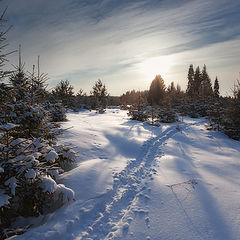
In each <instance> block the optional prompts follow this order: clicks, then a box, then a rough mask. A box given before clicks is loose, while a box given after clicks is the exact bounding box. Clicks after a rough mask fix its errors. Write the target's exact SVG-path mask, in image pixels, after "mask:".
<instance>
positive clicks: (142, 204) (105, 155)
mask: <svg viewBox="0 0 240 240" xmlns="http://www.w3.org/2000/svg"><path fill="white" fill-rule="evenodd" d="M69 118H70V121H69V122H67V123H64V126H65V127H69V126H71V125H72V126H73V129H70V130H68V131H67V132H66V134H65V136H64V138H62V140H61V141H63V142H71V143H73V144H75V145H76V146H78V150H79V151H80V159H79V165H78V167H77V168H75V169H73V170H72V171H70V172H68V173H66V174H64V175H63V177H62V180H61V181H62V182H63V183H64V184H65V185H66V186H68V187H71V188H73V189H74V191H75V192H76V201H75V202H74V203H71V204H69V205H68V206H65V207H63V208H61V209H59V210H58V211H57V212H56V213H54V214H52V215H49V216H47V217H45V219H43V223H45V224H44V225H41V226H39V227H36V228H33V229H31V230H30V231H29V232H27V233H25V234H24V235H22V236H20V237H18V239H56V238H57V239H59V240H60V239H86V240H90V239H95V240H100V239H124V240H125V239H126V240H128V239H129V240H130V239H131V240H134V239H136V240H143V239H153V240H160V239H164V240H165V239H173V240H176V239H189V240H190V239H191V240H202V239H204V240H215V239H217V240H226V239H228V240H234V239H240V229H239V224H240V202H239V199H240V188H239V187H240V174H239V170H240V157H239V156H240V143H239V142H236V141H233V140H231V139H229V138H227V137H226V136H224V135H223V134H221V133H217V132H209V131H207V130H206V129H205V127H204V124H205V123H206V122H205V120H203V119H194V120H193V119H190V118H185V120H184V122H182V123H180V125H179V126H180V131H179V130H177V129H176V126H177V125H178V124H176V123H174V124H163V125H162V126H161V127H159V128H157V127H151V126H149V125H148V124H146V123H140V122H136V121H128V119H127V116H126V112H124V111H119V110H109V111H108V112H107V113H106V114H103V115H96V114H94V113H88V112H83V113H79V114H70V115H69ZM96 122H97V124H96ZM80 139H81V140H80Z"/></svg>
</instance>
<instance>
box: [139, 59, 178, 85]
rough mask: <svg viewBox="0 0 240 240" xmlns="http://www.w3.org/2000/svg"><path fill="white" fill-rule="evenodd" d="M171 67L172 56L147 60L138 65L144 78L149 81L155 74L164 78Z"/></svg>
mask: <svg viewBox="0 0 240 240" xmlns="http://www.w3.org/2000/svg"><path fill="white" fill-rule="evenodd" d="M172 65H173V59H172V56H170V55H168V56H160V57H154V58H149V59H147V60H145V61H143V62H142V63H141V64H140V69H141V72H142V73H143V74H144V75H145V77H146V78H147V79H148V80H150V81H151V80H153V79H154V77H155V76H156V75H157V74H160V75H161V76H162V77H163V78H165V77H166V75H167V73H168V72H169V70H170V68H171V67H172Z"/></svg>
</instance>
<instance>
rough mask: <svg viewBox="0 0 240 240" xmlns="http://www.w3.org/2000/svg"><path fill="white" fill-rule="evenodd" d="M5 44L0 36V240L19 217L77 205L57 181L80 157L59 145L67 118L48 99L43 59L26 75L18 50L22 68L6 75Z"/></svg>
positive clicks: (69, 148) (70, 149)
mask: <svg viewBox="0 0 240 240" xmlns="http://www.w3.org/2000/svg"><path fill="white" fill-rule="evenodd" d="M0 21H1V19H0ZM1 27H3V25H1ZM1 32H2V33H5V31H1ZM2 33H1V34H2ZM4 41H5V35H4V36H3V35H1V36H0V44H1V46H0V51H1V54H0V62H1V69H0V73H1V78H0V81H1V83H0V87H1V88H0V89H1V90H0V199H1V201H0V238H1V239H4V238H7V237H10V236H11V231H12V230H11V229H9V227H10V225H11V223H12V221H14V219H16V217H18V216H23V217H29V216H39V215H41V214H45V213H49V212H51V211H54V210H55V209H56V208H58V207H60V206H62V205H63V204H64V203H66V202H68V201H71V200H73V198H74V192H73V191H72V190H71V189H69V188H67V187H65V186H64V185H62V184H57V179H58V176H59V174H61V173H62V172H64V171H65V170H69V169H70V168H71V167H72V166H73V163H74V162H75V159H76V157H77V153H76V152H75V151H74V150H73V148H72V147H71V146H65V145H59V144H57V135H58V134H60V133H61V132H62V130H60V129H59V125H58V124H57V123H56V122H55V121H58V120H59V117H60V116H61V118H62V119H63V118H64V119H65V113H63V112H61V110H60V109H61V107H60V105H58V104H57V103H56V104H51V102H50V101H49V99H48V96H49V93H48V92H47V90H46V84H45V81H46V75H45V74H41V73H40V66H39V58H38V67H37V71H35V66H33V70H32V72H31V73H27V72H26V71H25V70H24V64H22V60H21V48H19V64H18V66H17V67H15V69H14V70H13V71H8V72H6V71H3V69H2V68H3V66H4V62H5V56H6V54H4V53H3V49H4V48H3V46H4V45H5V44H4ZM3 80H4V81H3ZM16 231H17V230H15V232H16Z"/></svg>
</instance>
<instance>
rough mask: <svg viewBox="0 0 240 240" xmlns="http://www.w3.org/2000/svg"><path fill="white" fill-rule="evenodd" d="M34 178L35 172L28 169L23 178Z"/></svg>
mask: <svg viewBox="0 0 240 240" xmlns="http://www.w3.org/2000/svg"><path fill="white" fill-rule="evenodd" d="M35 177H36V172H35V171H34V170H33V169H29V170H28V171H27V172H26V173H25V178H29V179H34V178H35Z"/></svg>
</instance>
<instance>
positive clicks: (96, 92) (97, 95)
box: [91, 79, 108, 112]
mask: <svg viewBox="0 0 240 240" xmlns="http://www.w3.org/2000/svg"><path fill="white" fill-rule="evenodd" d="M91 94H92V97H93V103H92V107H93V108H99V110H100V112H101V111H102V110H103V109H105V108H106V105H107V99H108V93H107V88H106V86H105V84H103V83H102V81H101V79H98V81H96V82H95V84H94V86H93V87H92V92H91Z"/></svg>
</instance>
